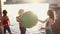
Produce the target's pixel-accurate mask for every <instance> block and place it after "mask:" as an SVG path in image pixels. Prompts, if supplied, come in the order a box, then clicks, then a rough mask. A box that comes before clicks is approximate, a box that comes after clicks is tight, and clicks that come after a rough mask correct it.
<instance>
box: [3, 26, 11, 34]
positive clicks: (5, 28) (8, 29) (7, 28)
mask: <svg viewBox="0 0 60 34" xmlns="http://www.w3.org/2000/svg"><path fill="white" fill-rule="evenodd" d="M6 30H7V31H8V32H9V33H10V34H12V33H11V31H10V27H4V34H6Z"/></svg>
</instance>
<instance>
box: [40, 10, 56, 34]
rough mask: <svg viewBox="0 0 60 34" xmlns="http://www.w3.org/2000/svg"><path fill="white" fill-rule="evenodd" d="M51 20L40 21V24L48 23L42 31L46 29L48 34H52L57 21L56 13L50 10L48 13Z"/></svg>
mask: <svg viewBox="0 0 60 34" xmlns="http://www.w3.org/2000/svg"><path fill="white" fill-rule="evenodd" d="M47 14H48V16H49V18H47V19H46V20H45V21H42V20H39V21H40V22H43V23H45V22H47V23H46V27H41V29H40V30H42V29H46V34H52V28H51V26H53V24H54V23H55V21H56V19H55V17H54V16H55V15H54V11H53V10H48V12H47Z"/></svg>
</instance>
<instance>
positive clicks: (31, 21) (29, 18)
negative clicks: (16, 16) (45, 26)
mask: <svg viewBox="0 0 60 34" xmlns="http://www.w3.org/2000/svg"><path fill="white" fill-rule="evenodd" d="M37 21H38V18H37V16H36V15H35V14H34V13H32V12H30V11H28V12H25V13H24V14H23V16H22V23H23V24H24V26H25V27H27V28H32V27H33V26H35V25H36V23H37Z"/></svg>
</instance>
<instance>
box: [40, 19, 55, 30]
mask: <svg viewBox="0 0 60 34" xmlns="http://www.w3.org/2000/svg"><path fill="white" fill-rule="evenodd" d="M53 23H54V20H53V19H50V22H49V24H48V25H47V27H42V28H41V29H46V30H48V29H49V28H50V27H51V26H52V25H53Z"/></svg>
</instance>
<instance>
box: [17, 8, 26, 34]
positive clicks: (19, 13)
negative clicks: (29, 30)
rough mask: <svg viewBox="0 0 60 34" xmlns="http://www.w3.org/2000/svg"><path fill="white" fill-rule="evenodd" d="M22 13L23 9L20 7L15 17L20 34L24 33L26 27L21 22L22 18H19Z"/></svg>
mask: <svg viewBox="0 0 60 34" xmlns="http://www.w3.org/2000/svg"><path fill="white" fill-rule="evenodd" d="M23 13H24V10H23V9H20V10H19V12H18V15H19V16H17V17H16V20H17V22H19V28H20V31H21V34H25V33H26V28H25V26H24V25H23V24H22V19H21V17H22V15H23Z"/></svg>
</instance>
